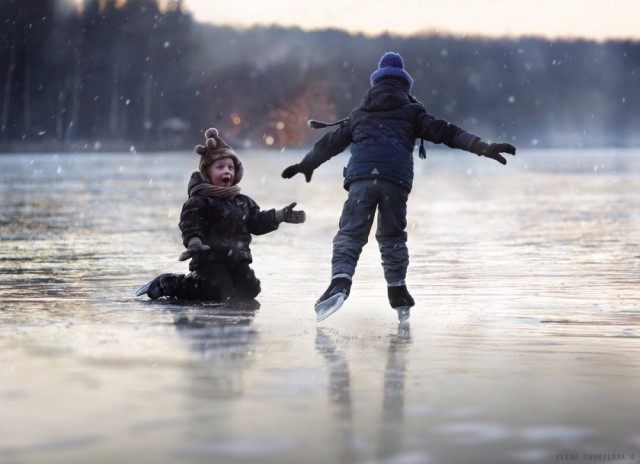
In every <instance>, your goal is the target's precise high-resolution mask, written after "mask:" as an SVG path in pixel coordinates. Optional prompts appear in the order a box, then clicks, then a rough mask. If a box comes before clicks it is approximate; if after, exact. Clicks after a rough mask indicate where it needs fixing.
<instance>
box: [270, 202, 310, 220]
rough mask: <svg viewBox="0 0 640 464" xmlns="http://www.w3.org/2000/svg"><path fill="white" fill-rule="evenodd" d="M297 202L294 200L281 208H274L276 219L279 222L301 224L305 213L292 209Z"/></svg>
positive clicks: (305, 216) (305, 217)
mask: <svg viewBox="0 0 640 464" xmlns="http://www.w3.org/2000/svg"><path fill="white" fill-rule="evenodd" d="M296 205H297V203H296V202H295V201H294V202H293V203H291V204H290V205H289V206H285V207H284V208H282V209H279V210H276V220H277V221H278V223H280V222H288V223H289V224H302V223H303V222H304V221H305V220H306V219H307V215H306V214H305V212H304V211H294V210H293V208H295V207H296Z"/></svg>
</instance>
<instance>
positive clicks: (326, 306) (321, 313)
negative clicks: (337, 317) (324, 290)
mask: <svg viewBox="0 0 640 464" xmlns="http://www.w3.org/2000/svg"><path fill="white" fill-rule="evenodd" d="M346 299H347V296H346V295H345V294H344V293H338V294H336V295H333V296H332V297H331V298H327V299H326V300H325V301H323V302H322V303H318V304H317V305H316V306H315V309H316V321H318V322H319V321H324V320H325V319H326V318H328V317H329V316H331V315H332V314H333V313H335V312H336V311H337V310H339V309H340V307H341V306H342V303H344V300H346Z"/></svg>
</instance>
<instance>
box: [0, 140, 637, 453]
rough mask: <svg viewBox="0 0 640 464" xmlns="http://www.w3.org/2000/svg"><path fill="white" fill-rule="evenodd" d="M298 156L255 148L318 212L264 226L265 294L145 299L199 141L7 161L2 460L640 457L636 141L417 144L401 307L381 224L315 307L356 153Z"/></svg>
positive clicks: (0, 360) (0, 299)
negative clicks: (346, 171) (609, 146)
mask: <svg viewBox="0 0 640 464" xmlns="http://www.w3.org/2000/svg"><path fill="white" fill-rule="evenodd" d="M302 155H303V153H302V152H293V151H286V152H283V153H280V152H259V151H250V152H240V156H241V158H242V159H243V162H244V164H245V178H244V179H243V181H242V183H241V187H242V188H243V193H246V194H248V195H250V196H251V197H253V198H254V199H255V200H256V201H257V202H258V204H260V206H261V207H262V208H263V209H269V208H272V207H282V206H284V205H286V204H288V203H290V202H291V201H297V202H298V204H299V208H301V209H304V210H306V212H307V222H306V223H305V224H303V225H301V226H294V225H288V224H283V225H282V226H281V228H280V230H278V231H276V232H274V233H272V234H268V235H265V236H261V237H256V238H255V239H254V242H253V246H252V249H253V254H254V265H253V267H254V269H255V271H256V274H257V275H258V277H259V278H260V279H261V281H262V288H263V291H262V294H261V295H259V297H258V300H259V302H260V307H259V309H257V308H249V307H245V308H219V307H215V306H211V305H209V306H207V305H193V304H176V303H173V304H172V303H168V302H159V301H158V302H151V301H150V300H148V299H146V297H145V298H136V297H135V296H134V292H135V290H136V289H137V288H138V286H140V285H141V284H143V283H144V282H146V281H148V280H149V279H151V278H153V277H155V276H156V275H157V274H160V273H162V272H185V271H186V266H187V265H186V263H181V262H178V260H177V257H178V255H179V254H180V252H181V251H182V245H181V240H180V233H179V230H178V227H177V222H178V217H179V214H180V208H181V206H182V203H183V201H184V200H185V199H186V190H187V189H186V183H187V180H188V177H189V174H190V173H191V172H192V171H193V170H194V168H195V166H196V163H197V161H198V160H197V156H196V155H195V154H193V153H163V154H127V153H117V154H102V155H95V154H87V155H80V154H73V155H52V154H38V155H30V154H21V155H1V156H0V179H1V183H0V199H1V201H0V372H1V377H0V411H1V414H0V462H1V463H3V464H5V463H11V464H22V463H43V464H50V463H64V464H68V463H83V464H85V463H112V462H131V463H205V462H207V463H211V462H215V463H247V462H260V463H302V462H304V463H395V464H407V463H411V464H414V463H416V464H417V463H438V464H439V463H445V464H446V463H452V464H464V463H473V464H482V463H488V464H489V463H520V462H522V463H531V462H533V463H555V462H560V461H571V462H580V463H583V462H605V461H606V462H611V460H612V459H611V458H612V457H616V456H618V455H622V456H623V457H624V460H622V459H618V460H617V461H615V462H627V463H628V462H640V393H639V392H640V343H639V341H640V340H639V338H640V325H639V324H640V311H639V310H640V290H639V285H638V284H639V282H640V150H597V149H592V150H576V151H571V150H558V151H552V150H520V151H519V153H518V156H516V157H515V158H511V157H509V164H508V165H507V166H506V167H503V166H501V165H499V164H498V163H496V162H494V161H492V160H488V159H481V158H477V157H476V156H473V155H468V154H465V153H463V152H461V151H454V150H450V151H431V152H429V153H428V156H429V157H428V159H427V160H426V162H425V161H422V160H419V159H417V157H416V181H415V187H414V191H413V192H412V194H411V196H410V202H409V218H408V219H409V230H408V232H409V250H410V256H411V265H410V268H409V276H408V279H407V280H408V285H409V289H410V291H411V292H412V294H413V296H414V297H415V299H416V307H415V308H414V309H413V310H412V316H411V319H410V321H409V324H404V325H400V324H399V323H398V322H397V319H396V314H395V311H392V310H391V309H390V308H389V307H388V303H387V300H386V288H385V283H384V279H383V277H382V270H381V266H380V264H379V254H378V249H377V245H376V243H375V239H374V237H373V236H372V237H371V239H370V242H369V244H368V245H367V247H365V249H364V252H363V255H362V259H361V261H360V265H359V267H358V271H357V273H356V276H355V280H354V286H353V289H352V294H351V296H350V298H349V299H348V300H347V302H346V303H345V305H344V306H343V307H342V309H341V310H340V311H339V312H337V313H336V314H334V315H333V316H331V317H330V318H329V319H327V320H326V321H324V322H322V323H316V321H315V313H314V311H313V303H314V301H315V300H316V298H317V297H318V296H319V295H320V294H321V293H322V292H323V291H324V290H325V287H326V286H327V284H328V281H329V272H330V260H331V256H330V255H331V240H332V238H333V235H334V234H335V232H336V228H337V223H338V217H339V214H340V210H341V206H342V202H343V201H344V199H345V195H346V192H344V190H343V189H342V186H341V185H342V178H341V173H342V166H343V165H344V164H345V163H346V161H347V157H348V155H347V154H343V155H340V156H338V157H337V158H335V159H334V160H332V161H331V162H330V163H327V164H325V165H323V166H322V167H320V168H319V170H318V171H316V173H315V174H314V178H313V181H312V182H311V183H309V184H307V183H305V182H304V178H303V176H296V177H295V178H293V179H291V180H288V181H286V180H283V179H281V178H280V172H281V171H282V169H283V168H284V167H286V166H288V165H289V164H291V163H293V162H295V161H297V160H299V159H300V158H301V157H302ZM599 455H601V456H599ZM569 458H572V459H569Z"/></svg>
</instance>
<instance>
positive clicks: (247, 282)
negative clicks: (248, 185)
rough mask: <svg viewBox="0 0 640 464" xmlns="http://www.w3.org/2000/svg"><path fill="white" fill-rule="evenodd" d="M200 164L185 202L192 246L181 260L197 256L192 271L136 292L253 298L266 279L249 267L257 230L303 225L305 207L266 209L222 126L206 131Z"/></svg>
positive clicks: (186, 235) (183, 219) (186, 239)
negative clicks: (247, 191)
mask: <svg viewBox="0 0 640 464" xmlns="http://www.w3.org/2000/svg"><path fill="white" fill-rule="evenodd" d="M205 138H206V142H205V145H198V146H196V148H195V151H196V153H197V154H198V155H200V169H199V171H196V172H194V173H193V174H192V175H191V180H190V181H189V187H188V192H189V199H188V200H187V201H186V202H185V203H184V205H183V206H182V212H181V214H180V224H179V226H180V230H181V231H182V241H183V243H184V245H185V247H187V249H186V250H185V251H184V252H183V253H182V254H181V255H180V258H179V259H180V261H185V260H187V259H189V258H191V262H190V263H189V270H190V271H191V273H189V274H187V275H184V274H162V275H160V276H158V277H156V278H155V279H153V280H152V281H150V282H149V283H147V284H146V285H144V286H142V287H141V288H140V289H139V290H138V291H137V292H136V295H137V296H140V295H144V294H147V295H148V296H149V298H151V299H154V300H155V299H157V298H160V297H162V296H166V297H170V298H178V299H186V300H215V301H224V300H228V299H241V300H245V299H252V298H255V297H256V296H257V295H258V294H259V293H260V281H259V280H258V279H257V278H256V276H255V273H254V272H253V270H252V269H251V267H250V266H249V264H251V262H252V255H251V249H250V248H249V244H250V243H251V235H252V234H253V235H262V234H266V233H268V232H272V231H274V230H276V229H277V228H278V227H279V225H280V223H282V222H288V223H291V224H300V223H303V222H304V221H305V213H304V211H294V209H293V208H294V207H295V205H296V203H291V204H290V205H289V206H287V207H285V208H283V209H280V210H275V209H271V210H268V211H261V210H260V207H259V206H258V205H257V204H256V202H255V201H253V200H252V199H251V198H249V197H248V196H246V195H243V194H241V193H240V187H238V185H237V184H238V183H239V182H240V181H241V180H242V175H243V173H244V168H243V166H242V163H241V162H240V158H238V155H237V154H236V152H235V151H233V149H232V148H231V147H230V146H229V145H228V144H227V143H226V142H225V141H224V140H222V138H221V137H220V135H219V134H218V130H217V129H214V128H212V129H208V130H207V131H206V132H205Z"/></svg>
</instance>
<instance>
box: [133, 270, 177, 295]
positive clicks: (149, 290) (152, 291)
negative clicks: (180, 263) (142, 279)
mask: <svg viewBox="0 0 640 464" xmlns="http://www.w3.org/2000/svg"><path fill="white" fill-rule="evenodd" d="M179 277H180V276H179V275H178V274H162V275H159V276H158V277H156V278H155V279H153V280H152V281H150V282H147V283H146V284H144V285H143V286H142V287H140V288H139V289H138V291H137V292H136V296H140V295H144V294H145V293H146V294H147V295H148V296H149V298H151V299H152V300H157V299H158V298H160V297H161V296H169V297H172V296H176V289H177V287H178V284H179V281H180V280H179Z"/></svg>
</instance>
